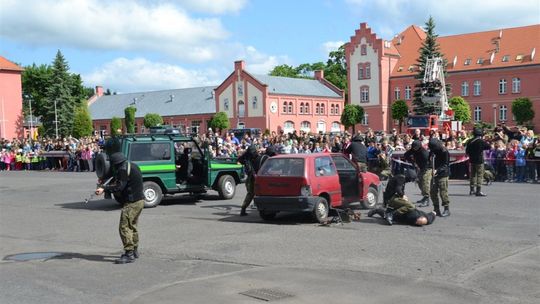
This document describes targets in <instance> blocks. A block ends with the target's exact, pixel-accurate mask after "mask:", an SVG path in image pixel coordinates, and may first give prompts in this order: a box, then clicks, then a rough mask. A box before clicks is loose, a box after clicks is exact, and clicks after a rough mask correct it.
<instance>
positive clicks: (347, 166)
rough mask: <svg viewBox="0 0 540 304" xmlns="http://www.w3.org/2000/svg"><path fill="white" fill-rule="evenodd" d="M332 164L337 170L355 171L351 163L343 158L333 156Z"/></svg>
mask: <svg viewBox="0 0 540 304" xmlns="http://www.w3.org/2000/svg"><path fill="white" fill-rule="evenodd" d="M332 158H333V159H334V164H335V165H336V168H337V169H338V170H347V171H356V168H355V167H354V166H353V164H351V162H350V161H349V160H348V159H346V158H345V157H343V156H341V155H340V156H333V157H332Z"/></svg>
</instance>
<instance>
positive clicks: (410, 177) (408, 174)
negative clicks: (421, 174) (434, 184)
mask: <svg viewBox="0 0 540 304" xmlns="http://www.w3.org/2000/svg"><path fill="white" fill-rule="evenodd" d="M403 174H404V175H405V182H406V183H408V182H413V181H415V180H416V171H415V170H414V169H405V172H403Z"/></svg>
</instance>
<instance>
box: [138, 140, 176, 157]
mask: <svg viewBox="0 0 540 304" xmlns="http://www.w3.org/2000/svg"><path fill="white" fill-rule="evenodd" d="M129 150H130V151H129V158H130V160H132V161H156V160H170V159H171V144H170V143H169V142H163V143H154V142H153V143H133V144H131V145H130V147H129Z"/></svg>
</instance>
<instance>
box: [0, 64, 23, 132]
mask: <svg viewBox="0 0 540 304" xmlns="http://www.w3.org/2000/svg"><path fill="white" fill-rule="evenodd" d="M22 71H23V68H21V67H20V66H18V65H16V64H15V63H13V62H11V61H9V60H7V59H6V58H4V57H2V56H0V138H6V139H12V138H19V137H22V136H23V130H24V128H23V124H24V123H23V120H24V119H23V117H22V84H21V73H22Z"/></svg>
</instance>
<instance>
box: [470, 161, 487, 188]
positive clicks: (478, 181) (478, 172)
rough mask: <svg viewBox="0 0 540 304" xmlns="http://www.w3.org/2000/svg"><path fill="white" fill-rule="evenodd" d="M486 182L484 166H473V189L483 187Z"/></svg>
mask: <svg viewBox="0 0 540 304" xmlns="http://www.w3.org/2000/svg"><path fill="white" fill-rule="evenodd" d="M483 181H484V164H471V178H470V186H471V187H481V186H482V182H483Z"/></svg>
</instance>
